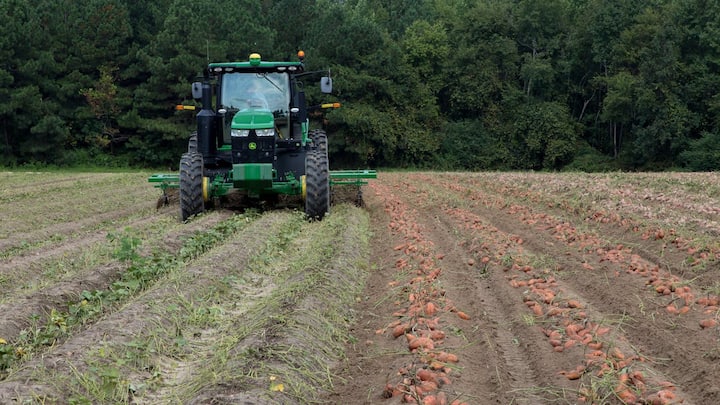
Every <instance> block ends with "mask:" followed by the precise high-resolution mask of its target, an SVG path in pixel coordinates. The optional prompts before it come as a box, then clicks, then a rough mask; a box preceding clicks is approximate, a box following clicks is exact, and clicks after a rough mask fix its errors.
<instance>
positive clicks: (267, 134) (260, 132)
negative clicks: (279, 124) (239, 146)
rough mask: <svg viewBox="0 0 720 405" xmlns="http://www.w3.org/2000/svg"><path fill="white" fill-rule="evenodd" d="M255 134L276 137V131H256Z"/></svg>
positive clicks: (270, 129)
mask: <svg viewBox="0 0 720 405" xmlns="http://www.w3.org/2000/svg"><path fill="white" fill-rule="evenodd" d="M255 134H257V136H275V129H274V128H268V129H256V130H255Z"/></svg>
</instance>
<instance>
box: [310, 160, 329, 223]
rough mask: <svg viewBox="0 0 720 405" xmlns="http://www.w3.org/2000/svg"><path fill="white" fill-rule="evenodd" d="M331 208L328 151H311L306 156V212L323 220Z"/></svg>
mask: <svg viewBox="0 0 720 405" xmlns="http://www.w3.org/2000/svg"><path fill="white" fill-rule="evenodd" d="M329 210H330V169H329V165H328V157H327V153H326V152H321V151H319V150H318V151H309V152H308V153H307V156H306V158H305V214H306V215H307V216H308V218H310V219H311V220H321V219H322V218H323V217H324V216H325V214H327V212H328V211H329Z"/></svg>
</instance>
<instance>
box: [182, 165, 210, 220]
mask: <svg viewBox="0 0 720 405" xmlns="http://www.w3.org/2000/svg"><path fill="white" fill-rule="evenodd" d="M203 211H205V201H204V198H203V156H202V155H201V154H199V153H196V152H194V153H184V154H183V155H182V157H181V158H180V216H181V217H182V220H183V221H185V220H187V219H188V218H190V217H191V216H193V215H197V214H199V213H201V212H203Z"/></svg>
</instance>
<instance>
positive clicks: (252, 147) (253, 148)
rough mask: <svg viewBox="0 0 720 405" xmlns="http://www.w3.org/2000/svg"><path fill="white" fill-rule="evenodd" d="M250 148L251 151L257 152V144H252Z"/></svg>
mask: <svg viewBox="0 0 720 405" xmlns="http://www.w3.org/2000/svg"><path fill="white" fill-rule="evenodd" d="M248 148H250V150H255V149H257V144H256V143H255V142H250V144H249V145H248Z"/></svg>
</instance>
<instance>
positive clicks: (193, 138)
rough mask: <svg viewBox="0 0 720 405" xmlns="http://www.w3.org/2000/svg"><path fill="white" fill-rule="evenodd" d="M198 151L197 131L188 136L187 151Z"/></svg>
mask: <svg viewBox="0 0 720 405" xmlns="http://www.w3.org/2000/svg"><path fill="white" fill-rule="evenodd" d="M197 151H198V142H197V131H195V132H193V133H192V134H190V138H188V153H196V152H197Z"/></svg>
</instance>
